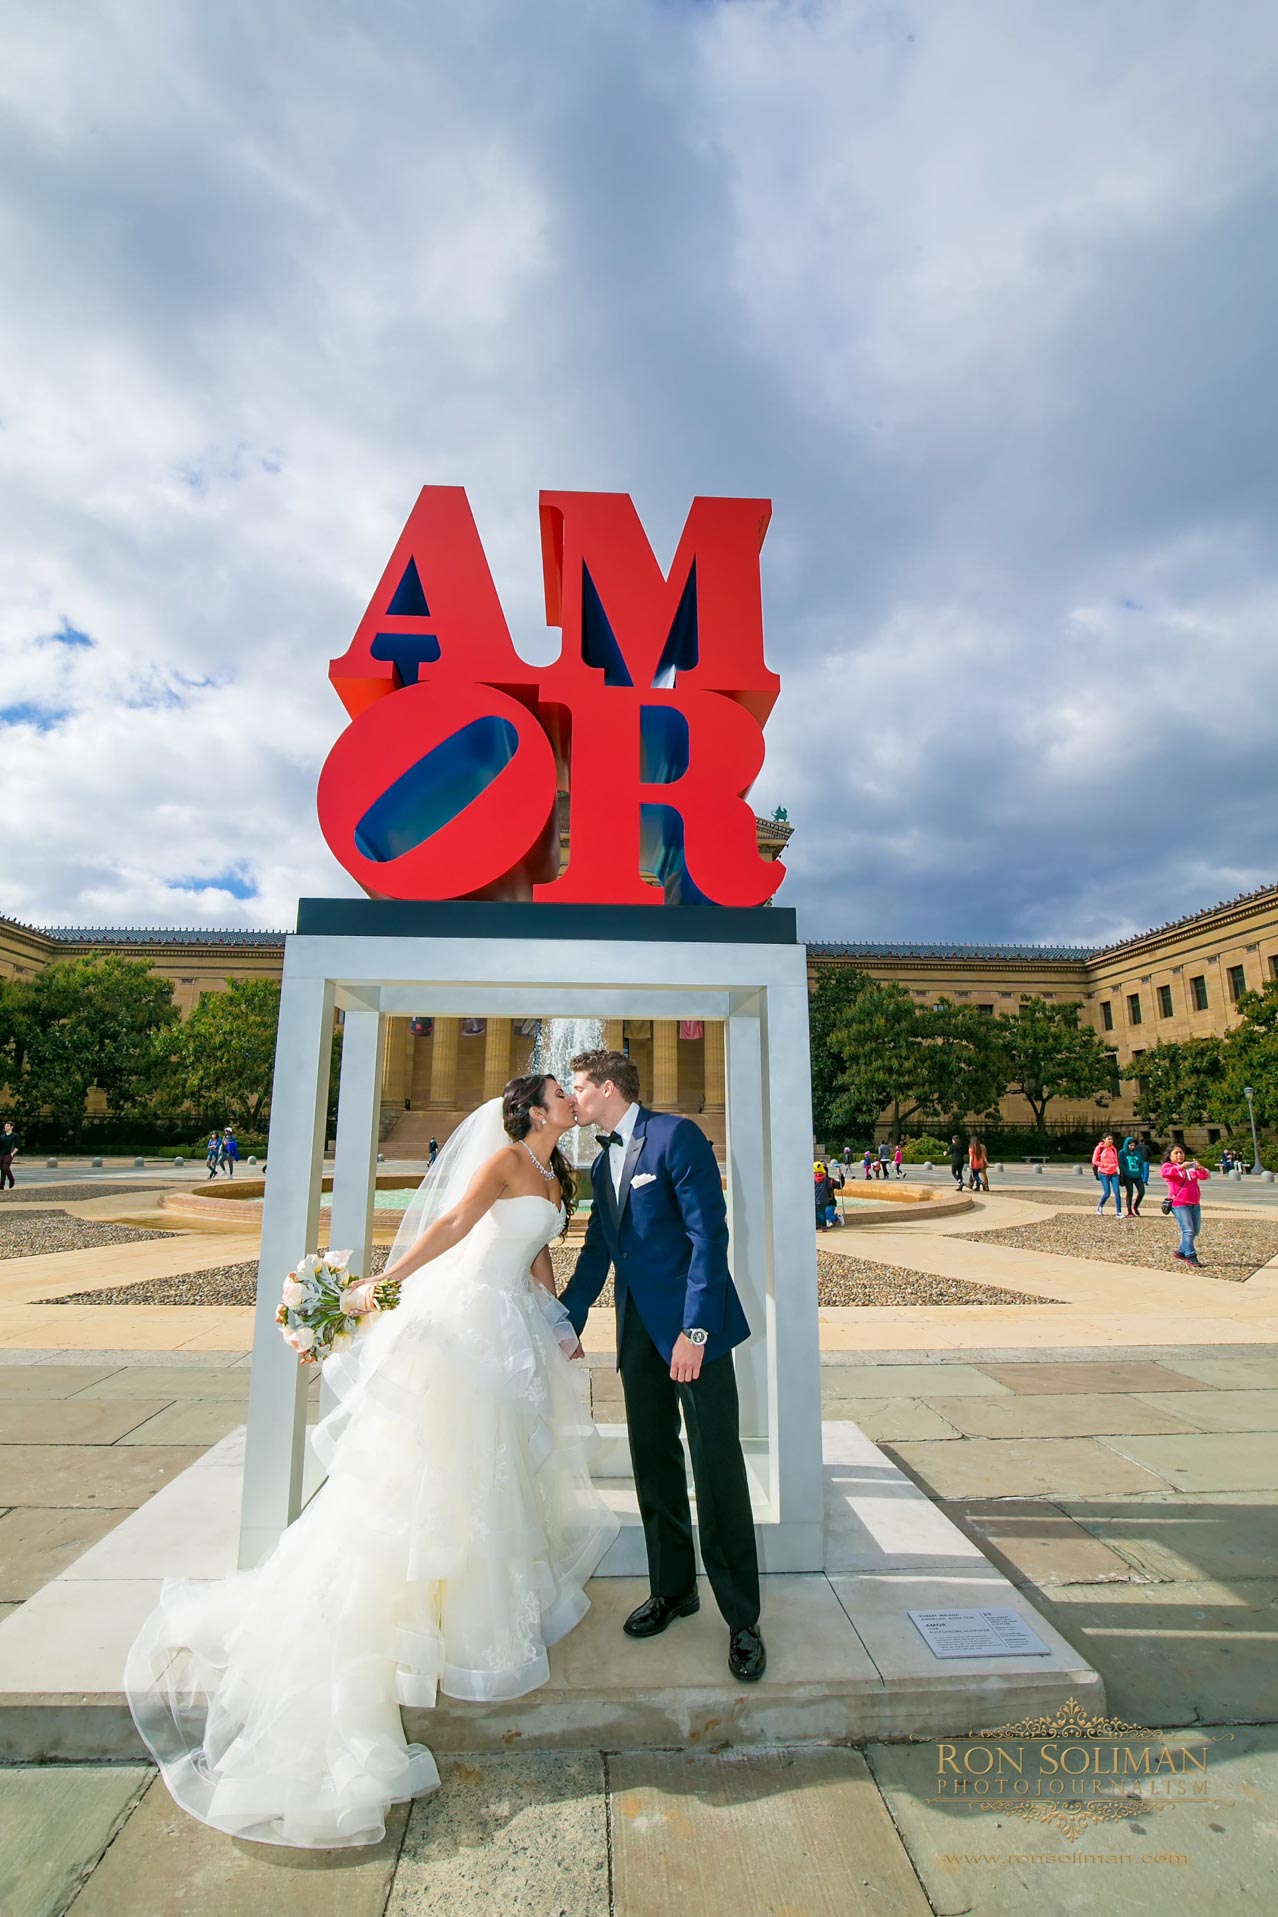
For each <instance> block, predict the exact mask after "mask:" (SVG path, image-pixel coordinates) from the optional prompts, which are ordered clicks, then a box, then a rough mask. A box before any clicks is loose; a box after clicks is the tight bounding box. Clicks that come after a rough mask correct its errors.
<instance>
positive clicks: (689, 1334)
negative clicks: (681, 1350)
mask: <svg viewBox="0 0 1278 1917" xmlns="http://www.w3.org/2000/svg"><path fill="white" fill-rule="evenodd" d="M683 1335H684V1337H685V1338H686V1339H687V1340H688V1343H689V1344H690V1345H704V1344H708V1343H709V1341H710V1333H709V1332H708V1331H702V1330H701V1329H700V1327H699V1326H696V1325H694V1326H693V1328H692V1330H691V1331H685V1332H684V1334H683Z"/></svg>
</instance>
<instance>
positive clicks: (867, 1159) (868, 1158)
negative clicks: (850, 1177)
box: [861, 1145, 874, 1178]
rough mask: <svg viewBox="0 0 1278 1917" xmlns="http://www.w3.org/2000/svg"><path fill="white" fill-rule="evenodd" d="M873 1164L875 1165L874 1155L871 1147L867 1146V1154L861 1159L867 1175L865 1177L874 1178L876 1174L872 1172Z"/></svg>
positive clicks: (863, 1169) (862, 1167)
mask: <svg viewBox="0 0 1278 1917" xmlns="http://www.w3.org/2000/svg"><path fill="white" fill-rule="evenodd" d="M873 1164H874V1154H873V1152H872V1151H871V1150H870V1148H869V1146H868V1145H867V1146H866V1148H865V1152H864V1154H863V1156H862V1158H861V1169H862V1171H863V1172H864V1173H865V1176H866V1177H867V1178H873V1176H874V1172H873V1170H872V1167H873Z"/></svg>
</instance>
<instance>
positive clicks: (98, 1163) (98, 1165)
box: [93, 1158, 102, 1171]
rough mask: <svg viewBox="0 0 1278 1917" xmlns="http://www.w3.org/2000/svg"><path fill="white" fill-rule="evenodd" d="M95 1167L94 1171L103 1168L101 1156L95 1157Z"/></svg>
mask: <svg viewBox="0 0 1278 1917" xmlns="http://www.w3.org/2000/svg"><path fill="white" fill-rule="evenodd" d="M93 1169H94V1171H101V1170H102V1160H101V1159H100V1158H95V1159H94V1161H93Z"/></svg>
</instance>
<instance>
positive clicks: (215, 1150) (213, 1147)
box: [204, 1131, 222, 1178]
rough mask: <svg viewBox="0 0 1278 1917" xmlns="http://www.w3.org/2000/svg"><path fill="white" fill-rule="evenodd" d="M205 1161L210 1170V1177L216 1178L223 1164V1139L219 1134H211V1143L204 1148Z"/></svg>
mask: <svg viewBox="0 0 1278 1917" xmlns="http://www.w3.org/2000/svg"><path fill="white" fill-rule="evenodd" d="M204 1159H205V1163H206V1164H207V1165H208V1168H209V1177H210V1178H216V1177H217V1174H218V1168H219V1167H220V1165H221V1163H222V1137H221V1134H220V1133H219V1132H215V1131H214V1132H210V1133H209V1142H208V1144H207V1145H206V1146H205V1147H204Z"/></svg>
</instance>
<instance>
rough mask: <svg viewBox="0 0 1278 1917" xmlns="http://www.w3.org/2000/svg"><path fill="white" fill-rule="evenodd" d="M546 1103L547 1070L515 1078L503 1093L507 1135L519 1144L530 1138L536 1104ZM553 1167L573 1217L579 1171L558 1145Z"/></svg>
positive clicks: (565, 1225)
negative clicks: (545, 1072)
mask: <svg viewBox="0 0 1278 1917" xmlns="http://www.w3.org/2000/svg"><path fill="white" fill-rule="evenodd" d="M545 1103H546V1079H545V1075H544V1073H541V1072H534V1073H533V1074H532V1076H531V1077H529V1078H512V1079H511V1081H510V1083H509V1084H508V1085H507V1087H506V1089H505V1091H504V1092H503V1093H502V1095H501V1122H502V1124H503V1125H504V1126H505V1127H506V1136H507V1137H508V1138H513V1139H514V1141H515V1143H516V1144H519V1143H521V1141H522V1140H523V1139H525V1138H527V1137H528V1134H529V1133H530V1132H531V1131H532V1129H533V1120H532V1115H533V1109H534V1107H535V1106H537V1105H543V1106H544V1105H545ZM550 1169H551V1171H552V1172H553V1173H554V1174H555V1177H556V1178H557V1179H558V1180H559V1191H560V1196H561V1198H562V1201H563V1207H564V1210H565V1211H566V1212H567V1214H568V1218H571V1217H572V1214H573V1212H574V1210H575V1209H576V1205H577V1174H576V1172H575V1171H574V1170H573V1168H572V1166H571V1165H570V1164H569V1162H568V1159H567V1157H566V1155H565V1154H564V1153H563V1152H561V1151H560V1149H559V1147H558V1145H556V1146H555V1149H554V1151H553V1152H551V1154H550ZM567 1229H568V1219H567V1218H566V1219H565V1220H564V1230H565V1231H567Z"/></svg>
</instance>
